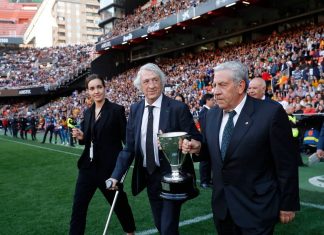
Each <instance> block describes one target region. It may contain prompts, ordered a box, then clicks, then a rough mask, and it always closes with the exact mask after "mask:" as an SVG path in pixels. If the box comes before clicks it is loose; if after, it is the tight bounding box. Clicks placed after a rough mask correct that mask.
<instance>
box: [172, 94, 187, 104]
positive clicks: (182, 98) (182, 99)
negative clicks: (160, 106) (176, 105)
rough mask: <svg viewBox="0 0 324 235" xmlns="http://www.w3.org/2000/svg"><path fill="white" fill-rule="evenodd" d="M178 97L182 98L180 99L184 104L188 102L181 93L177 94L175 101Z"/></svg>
mask: <svg viewBox="0 0 324 235" xmlns="http://www.w3.org/2000/svg"><path fill="white" fill-rule="evenodd" d="M177 97H180V98H181V101H182V102H183V103H185V102H186V100H185V98H184V97H183V95H182V94H180V93H178V94H176V95H175V97H174V99H176V98H177Z"/></svg>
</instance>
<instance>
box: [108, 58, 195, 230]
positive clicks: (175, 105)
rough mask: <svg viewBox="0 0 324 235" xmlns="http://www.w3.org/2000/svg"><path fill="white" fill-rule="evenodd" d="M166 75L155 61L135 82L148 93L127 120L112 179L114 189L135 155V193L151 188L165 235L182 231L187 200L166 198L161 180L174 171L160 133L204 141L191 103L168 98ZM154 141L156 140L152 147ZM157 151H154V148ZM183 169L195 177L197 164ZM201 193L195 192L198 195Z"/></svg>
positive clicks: (157, 220) (154, 209) (156, 216)
mask: <svg viewBox="0 0 324 235" xmlns="http://www.w3.org/2000/svg"><path fill="white" fill-rule="evenodd" d="M165 82H166V78H165V75H164V73H163V72H162V71H161V69H160V68H159V67H158V66H157V65H155V64H152V63H148V64H145V65H143V66H142V67H141V68H140V69H139V71H138V74H137V77H136V79H135V80H134V85H135V86H136V87H137V88H138V89H139V90H140V91H142V92H143V93H144V96H145V99H144V100H142V101H140V102H139V103H136V104H133V105H132V106H131V108H130V115H129V119H128V123H127V131H126V145H125V147H124V149H123V150H122V151H121V152H120V154H119V156H118V160H117V163H116V168H115V170H114V171H113V173H112V175H111V178H110V179H109V180H112V181H113V182H114V183H113V188H115V186H116V183H117V181H119V180H120V179H121V178H122V176H123V174H124V173H125V171H126V170H127V169H128V168H129V166H130V164H131V163H132V161H133V159H134V158H135V163H134V170H133V177H132V192H133V195H137V194H139V193H140V192H141V191H142V190H143V189H144V188H145V187H147V194H148V198H149V202H150V205H151V210H152V213H153V219H154V223H155V226H156V228H157V229H158V230H159V232H160V234H162V235H176V234H179V231H178V227H179V219H180V209H181V205H182V203H183V202H184V201H181V200H179V201H174V200H167V199H162V198H161V197H160V193H161V179H162V176H163V175H165V174H167V173H170V172H171V169H170V164H169V163H168V162H167V160H166V158H165V156H164V155H163V153H162V152H161V151H160V150H159V149H158V144H157V134H158V132H160V131H162V132H163V133H166V132H175V131H183V132H187V133H188V134H189V135H190V136H191V138H193V139H195V140H198V141H199V140H201V135H200V133H199V132H198V130H197V128H196V126H195V124H194V121H193V117H192V115H191V114H190V111H189V108H188V106H187V105H186V104H185V103H183V102H180V101H177V100H174V99H171V98H168V97H166V96H165V95H164V94H163V93H162V91H163V87H164V84H165ZM152 115H153V124H152V125H153V136H152V135H150V133H149V132H150V131H149V130H150V129H149V126H150V125H149V123H150V120H151V118H152ZM150 142H153V144H152V145H153V146H152V149H151V147H149V146H150V144H148V143H150ZM152 150H154V151H152ZM182 170H183V171H184V172H186V173H188V174H191V175H192V176H193V177H194V178H195V176H194V168H193V163H192V161H191V159H190V158H188V157H186V161H185V163H184V165H183V167H182ZM196 195H198V193H196V194H195V195H192V197H195V196H196Z"/></svg>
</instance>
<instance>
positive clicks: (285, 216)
mask: <svg viewBox="0 0 324 235" xmlns="http://www.w3.org/2000/svg"><path fill="white" fill-rule="evenodd" d="M279 218H280V222H281V223H283V224H288V223H289V222H291V221H292V220H293V219H294V218H295V212H294V211H280V214H279Z"/></svg>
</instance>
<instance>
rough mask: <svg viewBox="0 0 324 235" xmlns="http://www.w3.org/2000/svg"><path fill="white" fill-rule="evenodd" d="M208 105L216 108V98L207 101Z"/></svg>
mask: <svg viewBox="0 0 324 235" xmlns="http://www.w3.org/2000/svg"><path fill="white" fill-rule="evenodd" d="M206 105H207V106H208V107H209V108H212V107H214V105H215V100H214V97H213V98H210V99H209V100H206Z"/></svg>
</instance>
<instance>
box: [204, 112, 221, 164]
mask: <svg viewBox="0 0 324 235" xmlns="http://www.w3.org/2000/svg"><path fill="white" fill-rule="evenodd" d="M209 114H211V115H209ZM222 117H223V111H222V109H220V108H217V109H214V110H210V111H208V112H207V119H206V123H207V125H208V124H210V126H206V131H208V130H210V133H211V134H210V139H211V140H210V141H208V142H212V143H211V145H210V144H209V145H210V146H212V148H215V149H214V150H215V151H216V152H217V154H216V156H217V157H216V159H214V160H216V161H217V163H218V164H220V165H223V161H222V158H221V153H220V146H219V134H218V133H219V129H220V126H221V123H222ZM208 119H210V120H212V121H208ZM210 152H211V151H210Z"/></svg>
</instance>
